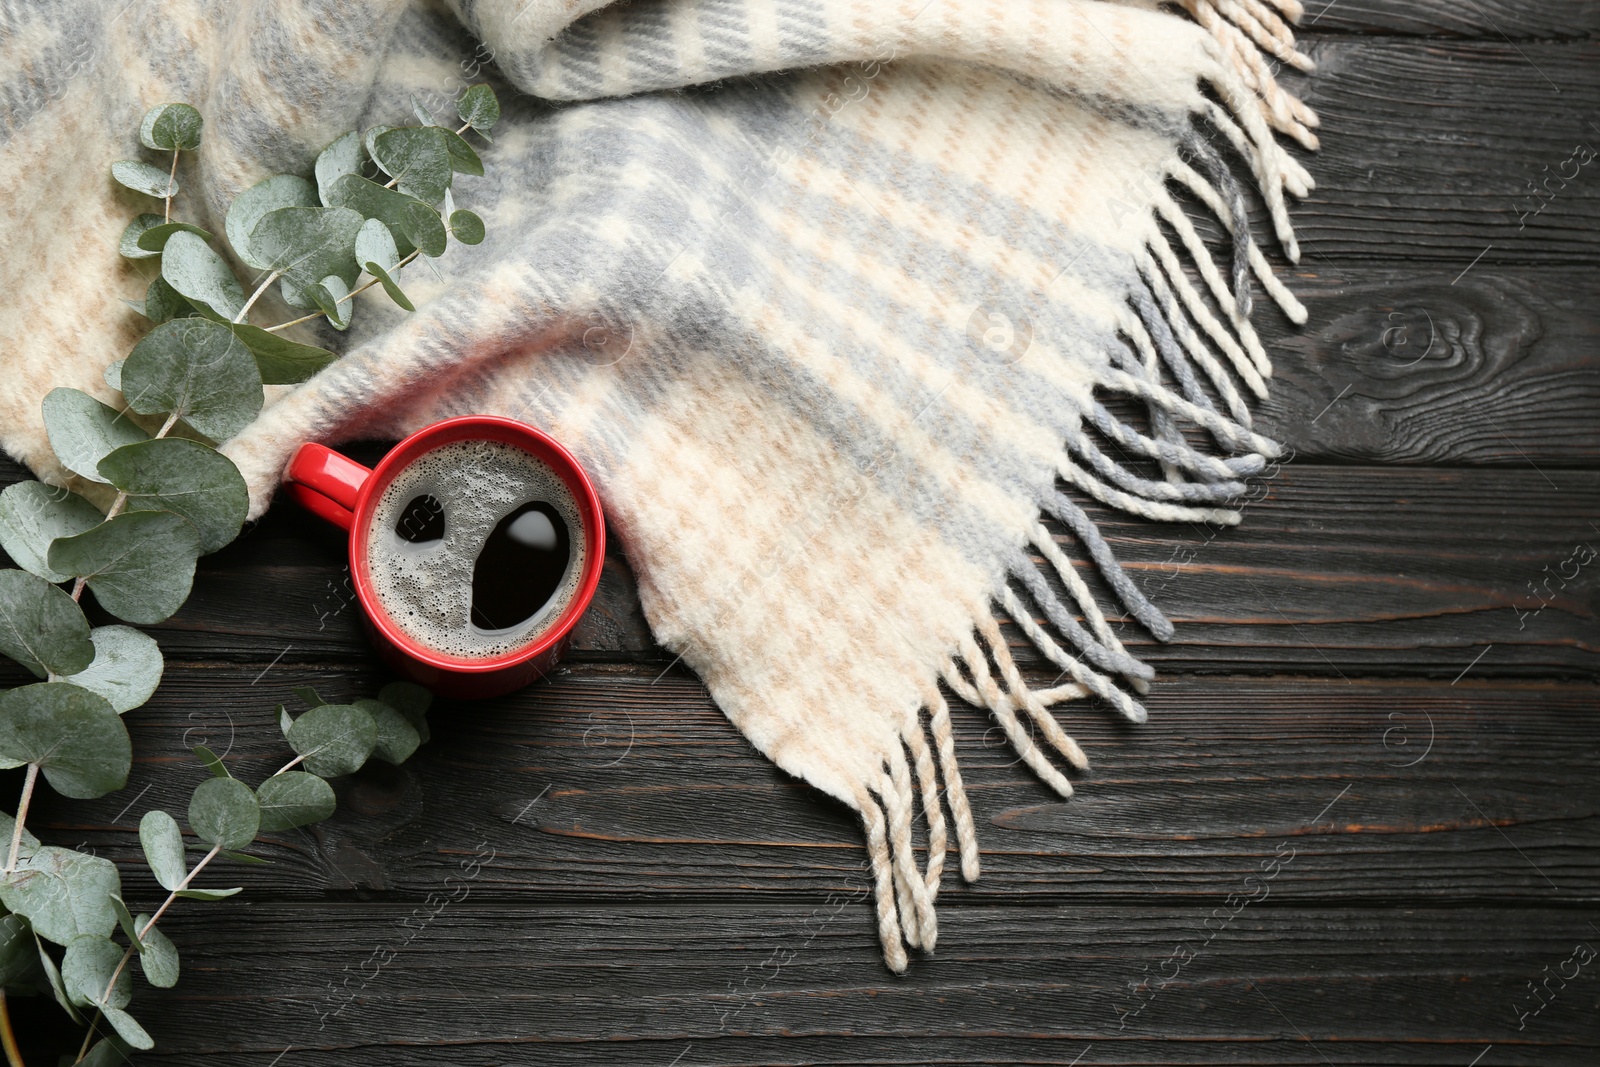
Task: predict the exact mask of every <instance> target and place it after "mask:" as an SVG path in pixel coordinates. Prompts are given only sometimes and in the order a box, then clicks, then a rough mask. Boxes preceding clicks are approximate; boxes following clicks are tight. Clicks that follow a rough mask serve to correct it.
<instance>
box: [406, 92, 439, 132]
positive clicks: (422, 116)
mask: <svg viewBox="0 0 1600 1067" xmlns="http://www.w3.org/2000/svg"><path fill="white" fill-rule="evenodd" d="M411 113H412V114H413V115H415V116H417V121H418V122H420V123H422V124H423V125H424V126H437V125H439V124H438V123H437V122H435V121H434V120H433V112H431V111H429V110H428V109H427V108H426V107H424V106H423V105H422V101H421V100H418V99H417V98H416V95H415V94H413V95H412V97H411Z"/></svg>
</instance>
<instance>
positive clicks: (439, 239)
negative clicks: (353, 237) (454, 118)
mask: <svg viewBox="0 0 1600 1067" xmlns="http://www.w3.org/2000/svg"><path fill="white" fill-rule="evenodd" d="M331 195H332V202H333V203H335V204H338V205H340V206H341V207H348V208H350V209H351V210H353V211H357V212H359V213H360V214H361V215H362V217H364V218H369V219H378V220H379V221H381V222H382V223H383V224H384V225H385V226H387V227H389V232H390V233H391V234H393V235H394V239H395V245H396V246H397V248H398V250H399V252H400V255H401V256H402V257H404V256H406V255H408V254H409V253H410V252H411V250H412V249H413V248H420V249H421V250H422V254H423V255H425V256H435V257H436V256H442V255H443V254H444V250H445V246H446V244H447V243H448V234H446V233H445V228H444V221H443V220H442V219H440V218H439V213H438V212H437V211H435V210H434V209H433V208H432V207H430V206H428V205H427V204H425V203H423V202H422V201H421V200H418V199H417V198H416V197H414V196H407V195H406V194H405V193H402V192H400V191H398V190H396V189H385V188H384V187H383V186H381V185H379V184H378V183H377V182H372V181H368V180H367V179H366V178H363V177H361V176H360V175H359V174H347V175H345V176H344V177H342V178H340V179H339V180H338V181H336V182H334V184H333V189H332V190H331Z"/></svg>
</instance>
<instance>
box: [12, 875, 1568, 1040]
mask: <svg viewBox="0 0 1600 1067" xmlns="http://www.w3.org/2000/svg"><path fill="white" fill-rule="evenodd" d="M494 862H495V861H494V860H490V861H489V862H488V863H487V864H485V865H484V866H483V867H482V868H481V870H482V872H483V873H482V875H481V876H480V878H479V879H478V880H476V881H475V880H472V879H471V878H469V877H460V878H458V879H456V880H454V881H452V882H450V883H444V882H439V883H436V884H434V885H432V886H430V887H429V889H430V891H434V892H436V893H437V898H436V900H437V902H426V901H425V898H421V897H419V900H418V901H417V902H416V904H415V905H414V906H413V905H411V904H409V903H408V904H407V905H401V906H374V905H370V904H359V903H350V904H328V905H323V906H320V907H316V908H308V907H294V906H285V905H254V906H248V905H244V904H241V903H240V902H239V901H237V900H234V901H228V902H225V903H222V904H220V905H202V906H188V905H185V906H181V907H179V908H176V909H174V911H173V912H172V916H171V919H170V920H169V922H170V925H169V923H167V922H164V923H163V926H164V927H165V928H166V929H167V930H168V933H169V934H170V935H171V937H172V938H173V940H174V941H175V942H176V943H177V945H178V947H179V950H180V952H181V953H182V954H183V960H184V967H185V977H184V981H183V982H182V983H181V985H180V986H179V988H178V989H175V990H171V991H161V990H149V989H145V988H140V990H139V992H138V995H137V998H136V1000H135V1001H134V1004H133V1006H132V1007H133V1010H134V1011H135V1012H136V1014H137V1015H138V1016H139V1017H140V1018H142V1019H143V1020H144V1021H145V1023H146V1024H147V1025H148V1027H149V1029H150V1031H151V1033H152V1035H153V1036H154V1038H155V1040H156V1045H157V1049H158V1050H159V1053H160V1054H163V1055H165V1056H166V1057H172V1058H174V1062H184V1063H189V1062H211V1061H217V1060H222V1061H226V1062H228V1063H230V1064H250V1065H255V1067H268V1065H269V1064H273V1063H278V1064H280V1065H281V1067H294V1065H302V1067H315V1065H321V1064H329V1065H333V1064H337V1065H339V1067H351V1065H358V1064H382V1065H384V1067H393V1065H409V1064H430V1065H434V1064H463V1065H465V1064H472V1065H489V1064H528V1063H537V1064H540V1065H554V1064H605V1065H608V1067H612V1065H617V1064H639V1065H641V1067H669V1065H677V1067H690V1065H694V1067H699V1065H708V1064H720V1065H728V1067H731V1065H757V1064H759V1065H767V1064H775V1063H783V1064H900V1065H908V1064H923V1065H925V1064H931V1063H939V1064H1058V1065H1067V1064H1073V1063H1078V1064H1101V1065H1104V1064H1167V1065H1170V1064H1215V1063H1247V1064H1260V1065H1282V1064H1306V1065H1311V1064H1315V1065H1322V1064H1325V1063H1334V1062H1338V1063H1370V1064H1379V1063H1381V1064H1436V1065H1451V1067H1466V1065H1467V1064H1469V1063H1471V1062H1473V1057H1474V1056H1477V1055H1479V1054H1481V1053H1482V1052H1484V1050H1485V1048H1486V1047H1487V1046H1489V1045H1493V1046H1494V1052H1493V1054H1491V1056H1490V1057H1487V1058H1485V1059H1483V1060H1482V1061H1481V1062H1482V1063H1484V1064H1511V1063H1523V1064H1539V1065H1541V1067H1547V1065H1587V1064H1592V1063H1593V1062H1594V1061H1595V1057H1596V1054H1597V1052H1600V1029H1597V1028H1596V1026H1595V1022H1594V1014H1593V1012H1594V1007H1595V993H1594V989H1595V979H1594V974H1593V969H1594V968H1595V967H1596V966H1600V963H1595V962H1591V963H1589V964H1588V967H1587V970H1583V969H1579V970H1578V972H1577V973H1578V975H1579V977H1577V978H1575V979H1572V980H1571V981H1570V982H1568V983H1567V987H1566V988H1565V989H1558V987H1557V985H1556V983H1555V982H1552V983H1551V986H1550V988H1551V989H1552V990H1558V991H1557V993H1556V994H1555V996H1554V998H1553V999H1552V1000H1551V1001H1550V1003H1549V1006H1548V1007H1546V1008H1545V1010H1544V1011H1543V1012H1541V1013H1540V1014H1539V1015H1538V1016H1532V1017H1530V1018H1529V1019H1528V1020H1527V1022H1526V1024H1525V1026H1524V1028H1523V1029H1522V1030H1520V1031H1519V1030H1518V1022H1519V1020H1518V1016H1517V1010H1518V1008H1519V1006H1521V1005H1527V1004H1528V1003H1530V1001H1531V995H1530V994H1529V992H1528V989H1527V983H1528V982H1529V981H1532V980H1542V979H1543V978H1544V977H1545V974H1546V973H1551V974H1553V973H1555V972H1556V970H1557V969H1558V968H1562V966H1563V964H1565V963H1566V961H1568V960H1570V959H1573V958H1574V957H1573V952H1574V946H1575V944H1576V943H1578V942H1586V943H1588V944H1590V945H1593V944H1594V943H1595V942H1596V941H1597V940H1600V938H1597V937H1596V935H1595V934H1594V932H1593V931H1592V930H1591V928H1590V925H1589V916H1588V915H1587V914H1585V913H1583V912H1580V911H1576V910H1569V909H1539V908H1532V907H1520V908H1498V909H1484V908H1462V909H1455V908H1435V907H1419V908H1412V909H1404V910H1398V909H1397V910H1380V911H1373V912H1366V913H1361V914H1351V913H1349V912H1346V911H1342V910H1337V909H1319V908H1315V907H1307V906H1304V905H1300V904H1287V903H1286V904H1284V905H1282V906H1278V905H1276V904H1274V903H1271V902H1268V903H1261V904H1256V905H1252V906H1244V907H1243V908H1242V910H1241V911H1240V912H1239V913H1238V914H1237V915H1235V916H1233V917H1232V918H1231V919H1230V920H1229V921H1227V922H1223V921H1222V918H1221V917H1216V916H1214V914H1213V912H1214V909H1213V906H1212V905H1213V903H1215V904H1220V901H1221V900H1222V898H1223V896H1224V895H1225V894H1227V893H1229V892H1232V891H1233V890H1234V889H1236V888H1238V885H1239V883H1240V881H1241V880H1242V878H1243V877H1245V876H1246V874H1247V873H1248V870H1240V871H1237V872H1234V874H1233V875H1232V876H1231V877H1230V878H1228V879H1226V880H1225V881H1223V882H1221V883H1219V884H1218V885H1217V886H1216V901H1214V902H1207V903H1205V904H1203V905H1199V906H1195V907H1188V908H1166V907H1137V906H1135V907H1127V906H1102V907H1092V908H1085V907H1072V908H1065V907H1030V908H1009V907H992V906H990V907H947V908H945V909H944V912H943V915H942V921H941V937H940V945H939V950H938V954H937V956H935V957H933V958H931V959H919V960H917V961H916V962H915V963H914V964H913V966H912V969H911V971H910V973H908V974H907V975H906V976H904V977H901V978H895V979H893V980H892V981H890V980H888V979H889V978H890V976H889V975H888V973H887V972H886V971H885V970H884V968H883V965H882V963H881V962H880V960H879V959H878V957H877V952H878V950H877V944H876V935H875V930H874V924H873V922H872V917H871V913H870V909H869V907H868V905H867V904H865V903H862V902H860V901H861V894H860V893H859V892H858V893H856V894H854V896H853V898H852V896H851V895H848V894H846V895H839V896H835V897H831V898H822V897H819V898H817V899H814V900H811V901H807V902H804V903H801V904H797V905H787V906H776V907H774V906H767V907H756V908H744V907H735V906H731V905H728V904H726V903H705V904H700V905H694V906H682V907H673V908H652V907H647V906H640V905H626V906H620V907H594V906H587V905H582V904H571V903H562V904H557V905H550V904H547V903H544V902H539V901H521V902H518V903H515V904H505V905H490V904H482V903H480V900H479V894H478V889H477V886H478V884H479V882H480V881H481V880H482V878H483V877H487V876H488V874H489V872H491V871H492V870H493V866H494ZM452 896H455V897H457V898H459V899H457V900H455V901H453V902H452V901H451V900H450V899H449V898H450V897H452ZM1269 901H1270V898H1269ZM1218 910H1220V909H1218ZM246 911H247V912H248V921H241V917H242V915H243V913H245V912H246ZM835 913H836V914H835ZM1221 914H1222V915H1226V912H1225V911H1222V912H1221ZM1208 919H1210V920H1211V926H1210V927H1209V928H1208V927H1207V926H1206V925H1205V924H1206V922H1207V920H1208ZM402 923H409V925H401V924H402ZM1180 946H1182V947H1183V948H1184V949H1186V950H1187V951H1188V952H1189V953H1190V954H1191V955H1192V958H1189V959H1187V962H1184V963H1177V962H1170V963H1167V964H1166V966H1165V967H1163V964H1164V962H1165V961H1168V960H1169V958H1170V957H1171V955H1172V954H1173V953H1174V952H1175V951H1177V950H1178V948H1179V947H1180ZM286 949H288V951H286ZM1378 961H1381V964H1379V963H1378ZM1546 967H1549V968H1550V971H1549V972H1545V970H1544V968H1546ZM1564 969H1565V970H1566V971H1568V972H1569V973H1570V972H1571V971H1572V970H1573V969H1574V965H1567V966H1566V967H1565V968H1564ZM1174 971H1176V977H1175V978H1173V979H1172V980H1171V981H1170V982H1169V984H1168V985H1166V987H1165V988H1161V989H1159V990H1157V991H1155V992H1154V993H1152V994H1149V995H1147V996H1146V997H1144V998H1143V999H1144V1000H1145V1007H1144V1008H1143V1010H1142V1011H1140V1012H1139V1013H1138V1014H1137V1015H1131V1014H1130V1015H1128V1016H1127V1017H1126V1019H1124V1016H1123V1015H1121V1014H1119V1009H1121V1011H1123V1012H1130V1013H1131V1011H1132V1009H1133V1007H1134V1005H1136V1004H1137V1003H1138V1001H1136V1000H1135V999H1134V996H1133V994H1131V993H1130V992H1129V989H1128V987H1129V986H1130V984H1133V983H1137V982H1139V981H1142V980H1144V979H1145V978H1146V977H1147V976H1153V977H1155V978H1157V979H1159V978H1161V977H1164V976H1170V975H1172V974H1173V973H1174ZM50 1010H51V1011H54V1009H53V1008H52V1009H50ZM1124 1023H1125V1025H1122V1028H1121V1029H1119V1024H1124ZM35 1060H37V1062H51V1061H50V1060H49V1058H48V1057H46V1056H43V1055H39V1056H37V1057H35V1059H30V1061H29V1062H35Z"/></svg>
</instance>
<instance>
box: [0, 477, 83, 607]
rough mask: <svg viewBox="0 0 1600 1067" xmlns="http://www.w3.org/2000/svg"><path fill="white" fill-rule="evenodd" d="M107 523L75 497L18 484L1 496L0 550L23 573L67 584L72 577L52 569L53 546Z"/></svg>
mask: <svg viewBox="0 0 1600 1067" xmlns="http://www.w3.org/2000/svg"><path fill="white" fill-rule="evenodd" d="M104 519H105V516H104V515H102V514H100V509H99V508H96V507H95V506H94V505H93V504H91V503H89V502H88V501H87V500H85V499H83V497H81V496H79V495H78V494H76V493H73V492H69V491H68V490H66V489H62V488H60V487H59V486H54V485H45V484H44V483H43V482H17V483H15V484H13V485H8V486H6V488H5V491H4V492H0V548H4V549H5V550H6V552H8V553H9V554H10V555H11V558H12V559H13V560H15V561H16V563H17V566H19V567H21V568H22V569H23V570H25V571H28V572H29V573H31V574H37V575H38V576H39V577H41V578H43V579H44V580H45V581H47V582H65V581H67V580H68V579H70V578H71V577H72V576H71V575H70V574H62V573H60V572H59V571H53V570H51V569H50V564H49V562H48V559H47V557H48V555H49V552H50V542H51V541H54V540H55V539H56V538H58V537H71V536H73V535H74V534H81V533H83V531H85V530H88V529H92V528H93V527H95V526H98V525H100V523H101V522H102V521H104Z"/></svg>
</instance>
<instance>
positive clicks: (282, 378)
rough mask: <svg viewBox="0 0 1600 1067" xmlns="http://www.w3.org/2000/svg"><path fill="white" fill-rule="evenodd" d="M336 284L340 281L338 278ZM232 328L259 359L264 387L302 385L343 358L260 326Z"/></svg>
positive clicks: (257, 364)
mask: <svg viewBox="0 0 1600 1067" xmlns="http://www.w3.org/2000/svg"><path fill="white" fill-rule="evenodd" d="M333 280H334V281H335V282H338V281H339V279H338V278H336V277H335V278H333ZM340 284H341V285H342V284H343V283H340ZM311 288H312V289H317V288H320V287H319V286H312V287H311ZM313 299H314V297H313ZM228 328H229V329H230V330H232V331H233V334H234V336H235V337H237V338H239V340H241V341H243V342H244V343H245V345H246V346H247V347H248V348H249V349H250V352H251V354H252V355H254V356H255V358H256V370H258V371H259V372H260V373H261V384H263V385H299V384H300V383H301V382H303V381H306V380H307V379H309V378H311V377H312V376H313V375H315V374H316V373H317V372H318V371H320V370H321V369H322V368H323V367H326V366H328V364H330V363H332V362H333V361H334V360H336V359H338V358H339V357H338V356H336V355H334V354H333V353H332V352H329V351H328V350H327V349H326V348H318V347H316V346H315V345H302V344H299V343H297V342H294V341H290V340H287V339H285V338H283V337H279V336H278V335H277V334H275V333H268V332H267V331H266V330H263V329H262V328H261V327H259V326H250V325H248V324H246V323H242V322H239V323H233V324H232V325H230V326H229V327H228Z"/></svg>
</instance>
